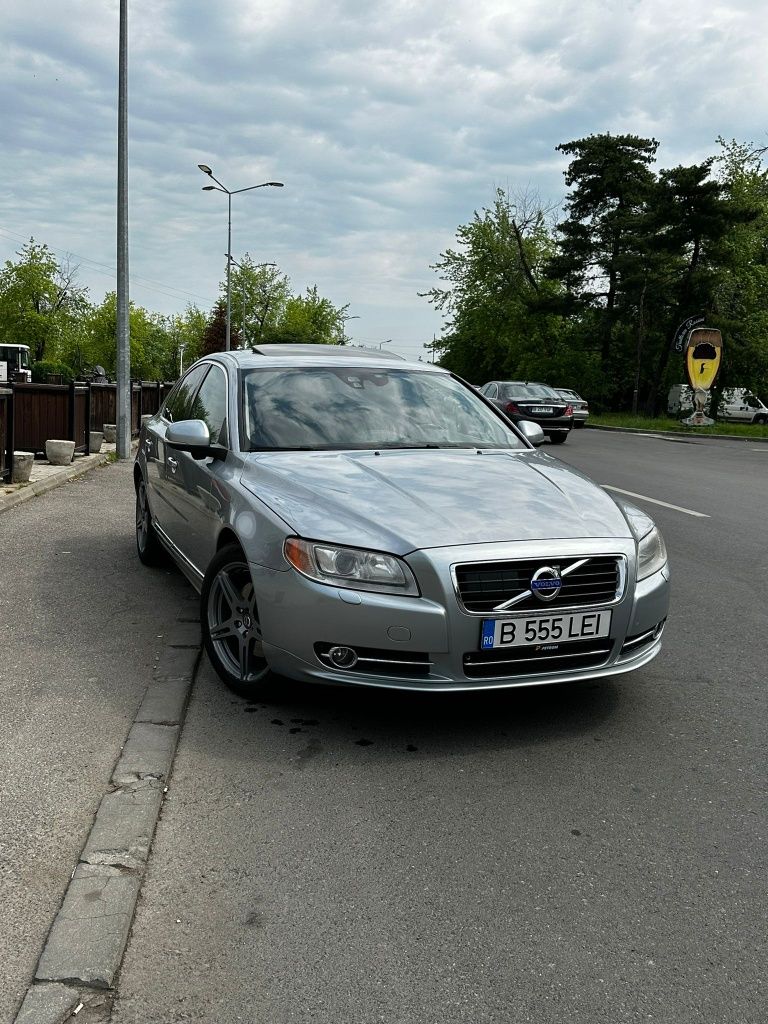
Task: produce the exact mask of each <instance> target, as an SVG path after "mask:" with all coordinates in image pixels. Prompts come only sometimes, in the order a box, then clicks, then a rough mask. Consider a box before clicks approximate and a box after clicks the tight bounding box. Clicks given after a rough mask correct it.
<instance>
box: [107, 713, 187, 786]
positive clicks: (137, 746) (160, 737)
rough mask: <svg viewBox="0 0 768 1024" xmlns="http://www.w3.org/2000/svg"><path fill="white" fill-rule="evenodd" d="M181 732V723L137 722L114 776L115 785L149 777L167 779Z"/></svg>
mask: <svg viewBox="0 0 768 1024" xmlns="http://www.w3.org/2000/svg"><path fill="white" fill-rule="evenodd" d="M178 735H179V729H178V726H174V725H152V724H150V723H149V722H135V723H134V724H133V725H132V726H131V731H130V732H129V733H128V739H127V740H126V743H125V746H124V747H123V752H122V754H121V755H120V760H119V761H118V762H117V766H116V767H115V770H114V773H113V775H112V782H113V784H114V785H115V786H117V787H118V788H119V787H121V786H128V785H130V784H131V783H132V782H137V781H138V780H139V779H143V778H147V777H149V776H151V777H153V778H156V779H158V780H164V779H166V778H167V777H168V773H169V771H170V769H171V764H172V762H173V754H174V751H175V749H176V740H177V738H178Z"/></svg>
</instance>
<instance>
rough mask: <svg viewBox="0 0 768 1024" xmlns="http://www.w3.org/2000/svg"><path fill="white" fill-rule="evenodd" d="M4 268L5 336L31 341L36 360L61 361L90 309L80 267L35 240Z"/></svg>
mask: <svg viewBox="0 0 768 1024" xmlns="http://www.w3.org/2000/svg"><path fill="white" fill-rule="evenodd" d="M17 256H18V260H16V261H12V260H7V261H6V262H5V264H4V266H3V268H2V270H0V340H2V341H5V342H7V343H9V344H19V345H29V346H30V348H31V350H32V358H33V360H34V361H36V362H37V361H40V360H44V359H46V358H49V359H58V358H60V357H61V356H62V354H63V351H64V349H65V348H66V346H67V344H68V342H69V339H70V338H71V336H72V334H73V332H75V331H76V330H77V328H78V326H79V323H80V320H81V317H82V315H83V314H84V312H85V311H86V310H87V308H88V298H87V296H88V293H87V289H85V288H83V287H80V286H79V285H78V284H77V270H78V268H77V267H74V266H72V265H71V264H70V263H69V262H68V261H65V262H63V263H61V264H60V263H59V262H58V261H57V260H56V258H55V256H54V255H53V253H51V251H50V249H49V248H48V246H47V245H44V244H43V245H41V244H39V243H37V242H35V240H34V238H30V240H29V242H27V244H26V245H24V246H23V247H22V249H21V250H20V251H19V252H18V253H17Z"/></svg>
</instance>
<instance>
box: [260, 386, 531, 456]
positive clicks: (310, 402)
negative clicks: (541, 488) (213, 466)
mask: <svg viewBox="0 0 768 1024" xmlns="http://www.w3.org/2000/svg"><path fill="white" fill-rule="evenodd" d="M242 400H243V417H242V423H243V433H244V437H243V447H244V448H246V449H247V450H249V451H280V450H297V449H298V450H321V449H322V450H334V449H335V450H339V449H369V448H525V447H526V446H525V444H524V443H523V442H522V441H521V440H520V438H519V437H518V436H517V434H515V433H514V432H513V431H512V430H511V428H509V427H508V426H506V425H505V424H504V423H503V422H502V421H501V420H500V419H499V418H498V417H497V416H496V415H495V414H494V413H493V412H492V411H491V410H490V409H489V408H488V407H487V406H486V405H485V404H484V403H483V401H482V400H481V399H480V398H479V396H478V395H476V394H475V392H473V391H472V390H471V389H470V388H468V387H465V386H464V385H462V384H460V383H459V382H458V381H456V380H454V379H453V378H451V377H449V376H448V375H447V374H438V373H433V372H429V371H419V370H408V369H398V368H395V367H392V368H391V369H390V367H386V368H378V367H376V368H368V367H357V366H345V367H341V366H332V367H331V366H328V367H301V368H293V367H291V368H284V367H281V368H274V369H272V368H270V369H267V368H265V369H260V368H259V369H253V370H244V371H243V372H242Z"/></svg>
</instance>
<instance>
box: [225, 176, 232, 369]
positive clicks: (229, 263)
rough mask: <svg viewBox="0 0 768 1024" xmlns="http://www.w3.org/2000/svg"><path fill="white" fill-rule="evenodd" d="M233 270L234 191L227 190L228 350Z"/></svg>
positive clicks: (230, 327)
mask: <svg viewBox="0 0 768 1024" xmlns="http://www.w3.org/2000/svg"><path fill="white" fill-rule="evenodd" d="M231 272H232V193H231V192H227V342H226V351H227V352H229V350H230V348H231V347H232V346H231V344H230V335H231V331H232V288H231V285H230V276H231Z"/></svg>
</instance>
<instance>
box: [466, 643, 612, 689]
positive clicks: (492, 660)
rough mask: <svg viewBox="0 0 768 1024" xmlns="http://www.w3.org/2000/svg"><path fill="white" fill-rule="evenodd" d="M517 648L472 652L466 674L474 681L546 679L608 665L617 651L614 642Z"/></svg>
mask: <svg viewBox="0 0 768 1024" xmlns="http://www.w3.org/2000/svg"><path fill="white" fill-rule="evenodd" d="M543 646H544V647H547V648H549V649H548V650H541V647H542V645H541V644H539V645H536V644H534V645H532V646H530V647H514V648H507V649H506V650H504V649H503V648H502V649H497V650H495V651H470V652H469V653H467V654H465V655H464V674H465V675H466V676H467V677H468V678H470V679H492V678H498V677H500V676H527V675H536V676H540V675H546V674H547V673H550V672H578V671H580V670H581V669H585V668H598V667H599V666H601V665H604V664H605V662H606V661H607V660H608V658H609V657H610V654H611V651H612V649H613V640H611V639H610V637H605V638H604V639H602V640H575V641H574V642H573V643H567V644H560V647H559V649H558V650H557V651H553V650H551V647H552V646H553V645H552V644H545V645H543Z"/></svg>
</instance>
